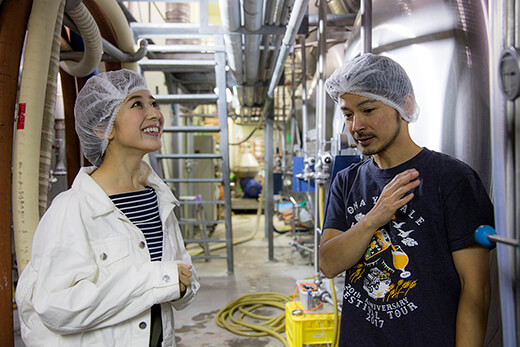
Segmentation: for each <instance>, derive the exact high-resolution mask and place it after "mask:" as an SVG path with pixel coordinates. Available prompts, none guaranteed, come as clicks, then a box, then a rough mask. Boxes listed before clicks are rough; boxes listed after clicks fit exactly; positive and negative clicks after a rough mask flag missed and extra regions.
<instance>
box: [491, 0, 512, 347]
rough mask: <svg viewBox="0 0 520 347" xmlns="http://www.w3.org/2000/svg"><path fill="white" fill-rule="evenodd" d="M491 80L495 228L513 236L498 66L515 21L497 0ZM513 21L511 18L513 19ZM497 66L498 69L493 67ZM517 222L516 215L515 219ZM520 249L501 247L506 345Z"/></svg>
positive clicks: (508, 134)
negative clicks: (516, 260) (516, 254)
mask: <svg viewBox="0 0 520 347" xmlns="http://www.w3.org/2000/svg"><path fill="white" fill-rule="evenodd" d="M489 11H490V13H489V28H490V31H489V32H490V47H489V54H490V58H489V66H490V69H489V81H490V83H491V84H490V114H491V117H492V119H491V140H492V146H491V149H492V167H493V195H494V199H493V203H494V207H495V227H496V231H497V233H498V234H499V235H503V236H507V237H513V236H514V234H513V232H514V222H513V221H512V219H511V214H514V209H511V206H512V201H511V200H510V196H511V191H512V189H514V188H513V186H510V185H509V184H510V183H511V175H512V174H513V175H514V172H509V169H510V168H512V164H511V163H509V164H507V163H506V162H507V161H508V160H510V159H511V155H510V153H511V150H512V148H511V147H510V146H511V144H512V142H513V139H512V138H511V134H514V131H513V130H512V129H511V128H510V127H509V124H508V122H506V121H504V119H507V118H506V117H505V116H506V113H507V111H506V106H505V99H504V96H503V94H502V93H501V92H500V86H499V76H498V68H497V67H498V66H499V59H500V51H501V50H502V48H503V47H504V46H507V45H509V44H510V43H511V41H507V40H508V39H509V40H511V39H512V36H514V32H513V33H511V31H508V32H507V34H506V31H505V30H507V29H508V28H510V27H511V26H513V24H514V21H513V22H510V21H509V23H508V20H507V19H508V18H507V17H506V9H505V6H504V4H503V2H502V1H493V2H490V4H489ZM509 19H510V18H509ZM492 67H495V68H492ZM513 170H514V168H513ZM513 219H514V216H513ZM515 251H516V250H515V249H512V248H511V247H507V246H505V245H501V244H498V245H497V257H498V268H499V269H500V271H499V288H500V303H501V315H502V339H503V345H504V346H516V317H515V307H514V305H511V303H513V302H515V301H514V300H515V298H514V293H513V290H512V288H514V287H515V286H516V283H515V282H514V278H515V277H516V276H515V273H516V271H515V255H514V252H515Z"/></svg>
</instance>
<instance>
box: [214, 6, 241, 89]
mask: <svg viewBox="0 0 520 347" xmlns="http://www.w3.org/2000/svg"><path fill="white" fill-rule="evenodd" d="M218 4H219V8H220V16H221V19H222V26H223V27H224V28H226V30H228V31H230V32H235V31H237V30H238V29H240V0H219V2H218ZM224 43H225V46H226V55H227V56H228V61H229V67H230V68H231V71H232V72H233V75H234V76H235V80H236V82H237V84H238V85H241V84H243V83H244V73H243V64H242V61H243V59H242V35H241V34H238V33H237V34H228V35H224Z"/></svg>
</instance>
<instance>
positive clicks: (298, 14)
mask: <svg viewBox="0 0 520 347" xmlns="http://www.w3.org/2000/svg"><path fill="white" fill-rule="evenodd" d="M307 4H308V0H297V1H295V3H294V7H293V10H292V12H291V17H290V18H289V23H288V24H287V30H286V31H285V35H284V37H283V39H282V45H281V48H280V53H279V54H278V57H277V59H276V64H275V68H274V71H273V75H272V77H271V82H270V83H269V88H268V90H267V96H268V97H270V98H272V97H273V93H274V89H275V88H276V85H277V84H278V80H279V79H280V76H281V75H282V71H283V69H284V65H285V60H286V59H287V56H288V54H289V48H290V47H291V46H292V44H293V43H294V39H295V37H296V34H297V32H298V29H299V28H300V25H301V23H302V20H303V16H304V15H305V12H306V10H307Z"/></svg>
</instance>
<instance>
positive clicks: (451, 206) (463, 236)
mask: <svg viewBox="0 0 520 347" xmlns="http://www.w3.org/2000/svg"><path fill="white" fill-rule="evenodd" d="M443 208H444V215H445V224H446V230H447V233H448V243H449V248H450V251H451V252H454V251H458V250H460V249H463V248H466V247H468V246H470V245H472V244H474V243H475V237H474V232H475V230H476V229H477V228H478V227H479V226H481V225H494V214H493V205H492V203H491V200H490V199H489V196H488V194H487V192H486V190H485V189H484V186H483V184H482V182H481V180H480V178H479V177H478V175H477V174H476V173H475V172H470V173H468V174H466V175H464V176H463V177H462V178H461V179H459V180H458V182H456V184H455V185H453V187H452V188H451V189H450V191H448V192H447V194H446V198H445V200H444V203H443Z"/></svg>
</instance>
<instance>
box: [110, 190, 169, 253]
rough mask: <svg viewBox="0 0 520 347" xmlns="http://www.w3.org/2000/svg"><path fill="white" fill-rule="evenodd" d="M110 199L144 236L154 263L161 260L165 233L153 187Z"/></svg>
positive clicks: (116, 195)
mask: <svg viewBox="0 0 520 347" xmlns="http://www.w3.org/2000/svg"><path fill="white" fill-rule="evenodd" d="M110 199H112V201H113V202H114V204H115V205H116V206H117V208H119V209H120V210H121V212H123V213H124V214H125V215H126V216H127V217H128V219H130V221H131V222H132V223H134V224H135V226H137V227H138V228H139V229H140V230H141V231H142V232H143V234H144V237H145V239H146V244H147V245H148V250H149V251H150V257H151V259H152V261H154V260H161V257H162V241H163V231H162V223H161V217H160V216H159V204H158V202H157V193H156V192H155V190H154V189H153V188H151V187H146V189H144V190H139V191H136V192H128V193H121V194H113V195H110Z"/></svg>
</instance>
